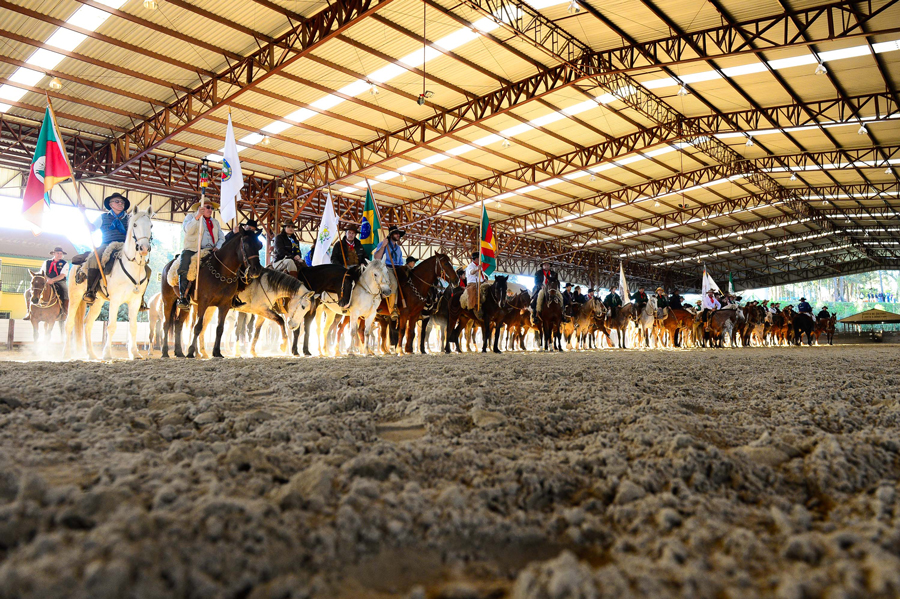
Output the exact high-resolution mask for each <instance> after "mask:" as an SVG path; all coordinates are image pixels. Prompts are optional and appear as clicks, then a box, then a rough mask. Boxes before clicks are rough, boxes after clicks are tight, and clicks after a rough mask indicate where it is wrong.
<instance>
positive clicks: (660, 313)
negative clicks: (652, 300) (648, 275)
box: [656, 287, 669, 320]
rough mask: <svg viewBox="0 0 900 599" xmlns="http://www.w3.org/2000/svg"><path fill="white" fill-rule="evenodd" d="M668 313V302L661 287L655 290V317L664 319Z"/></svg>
mask: <svg viewBox="0 0 900 599" xmlns="http://www.w3.org/2000/svg"><path fill="white" fill-rule="evenodd" d="M668 311H669V300H668V298H666V290H665V289H663V288H662V287H657V288H656V317H657V318H659V319H661V320H662V319H664V318H665V317H666V315H667V314H668Z"/></svg>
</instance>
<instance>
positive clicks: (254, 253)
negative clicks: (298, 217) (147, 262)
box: [162, 231, 262, 358]
mask: <svg viewBox="0 0 900 599" xmlns="http://www.w3.org/2000/svg"><path fill="white" fill-rule="evenodd" d="M261 249H262V243H260V241H259V238H257V236H256V233H253V232H251V231H241V232H240V233H238V234H237V235H235V236H234V237H232V238H231V239H229V240H228V241H226V242H225V244H224V245H223V246H222V247H221V248H219V249H217V250H213V251H212V252H210V254H209V255H208V256H207V257H206V258H205V259H203V260H201V261H200V266H199V268H198V269H197V280H198V281H199V283H200V288H199V290H198V293H197V301H196V302H195V306H196V308H197V309H196V313H197V314H198V315H199V318H197V323H196V324H195V325H194V335H193V339H192V341H191V346H190V348H189V349H188V353H187V357H188V358H193V357H194V356H195V355H196V354H197V344H198V338H199V337H200V333H201V332H202V331H203V319H204V316H205V315H206V311H207V310H208V309H209V308H218V310H219V323H218V326H217V327H216V343H215V345H214V346H213V353H212V355H213V357H214V358H222V357H224V356H223V355H222V332H223V331H224V330H225V318H226V317H227V316H228V311H229V310H230V309H231V303H232V301H233V300H234V296H235V295H236V294H237V293H238V283H239V282H240V281H242V280H243V281H244V282H245V283H246V282H248V281H249V280H251V279H255V278H257V277H259V275H260V274H261V273H262V265H260V263H259V250H261ZM173 263H174V260H173V261H171V262H169V263H168V264H166V265H165V267H164V268H163V272H162V297H163V306H164V308H163V313H164V314H165V316H166V322H165V325H164V326H163V342H162V357H163V358H168V357H169V335H170V334H171V332H172V329H173V328H174V332H175V355H176V356H177V357H179V358H183V357H184V354H183V353H182V345H181V328H182V326H183V324H184V321H185V320H186V319H187V317H188V312H189V311H188V310H180V311H179V310H178V307H177V306H176V300H177V299H178V298H177V296H176V294H175V290H174V289H173V288H172V286H171V285H169V281H168V272H169V269H170V268H172V265H173ZM196 284H197V281H192V282H191V286H190V287H189V288H188V293H189V294H190V295H193V293H192V290H193V288H194V285H196Z"/></svg>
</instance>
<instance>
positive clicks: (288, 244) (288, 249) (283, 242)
mask: <svg viewBox="0 0 900 599" xmlns="http://www.w3.org/2000/svg"><path fill="white" fill-rule="evenodd" d="M313 247H315V246H313ZM301 254H302V252H301V250H300V239H298V238H297V236H296V235H288V234H287V233H285V232H284V231H282V232H281V233H279V234H278V235H276V236H275V258H274V260H275V262H278V261H279V260H284V259H285V258H293V257H294V256H300V255H301Z"/></svg>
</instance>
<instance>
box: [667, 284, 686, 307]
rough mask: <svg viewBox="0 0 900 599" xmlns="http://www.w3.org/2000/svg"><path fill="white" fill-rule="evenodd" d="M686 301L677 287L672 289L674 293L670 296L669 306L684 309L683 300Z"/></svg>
mask: <svg viewBox="0 0 900 599" xmlns="http://www.w3.org/2000/svg"><path fill="white" fill-rule="evenodd" d="M683 301H684V298H683V297H681V294H679V293H678V290H677V289H673V290H672V295H670V296H669V307H670V308H672V309H673V310H683V309H684V307H683V306H682V305H681V302H683Z"/></svg>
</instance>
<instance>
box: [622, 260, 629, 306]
mask: <svg viewBox="0 0 900 599" xmlns="http://www.w3.org/2000/svg"><path fill="white" fill-rule="evenodd" d="M619 293H621V294H622V305H623V306H624V305H625V304H629V303H631V294H630V293H628V281H626V280H625V267H623V266H622V263H621V262H619Z"/></svg>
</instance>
